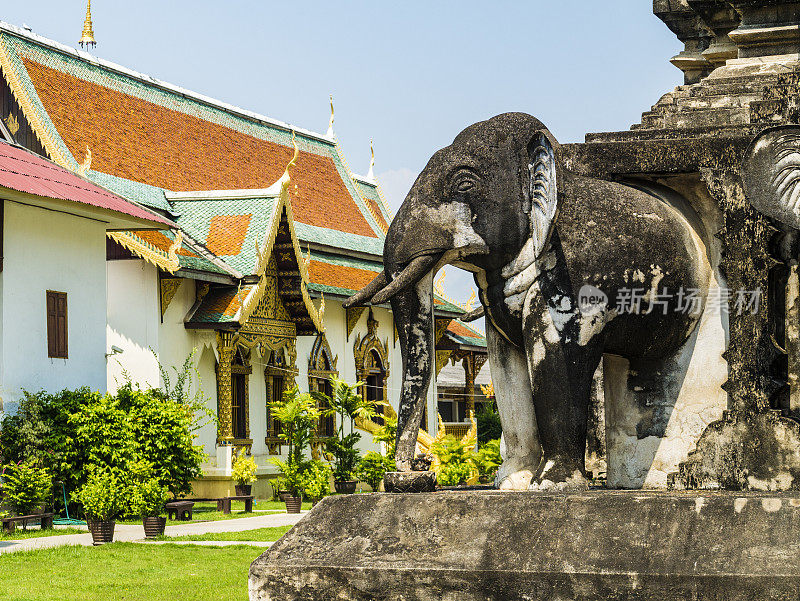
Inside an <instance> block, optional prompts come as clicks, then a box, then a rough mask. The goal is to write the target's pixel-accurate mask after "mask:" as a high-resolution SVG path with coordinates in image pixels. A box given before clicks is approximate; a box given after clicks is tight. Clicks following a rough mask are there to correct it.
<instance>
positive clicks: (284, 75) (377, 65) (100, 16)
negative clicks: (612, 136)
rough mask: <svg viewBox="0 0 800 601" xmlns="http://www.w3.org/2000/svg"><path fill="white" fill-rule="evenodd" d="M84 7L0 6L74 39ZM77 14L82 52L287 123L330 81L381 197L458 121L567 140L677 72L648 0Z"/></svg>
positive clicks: (619, 118)
mask: <svg viewBox="0 0 800 601" xmlns="http://www.w3.org/2000/svg"><path fill="white" fill-rule="evenodd" d="M85 6H86V3H85V0H26V1H25V2H13V3H12V2H6V3H4V7H3V10H2V12H0V19H2V20H5V21H8V22H10V23H13V24H15V25H22V24H23V23H26V24H27V25H29V26H30V27H31V28H32V29H33V31H34V32H36V33H38V34H41V35H43V36H45V37H49V38H52V39H55V40H58V41H60V42H63V43H66V44H69V45H73V46H75V45H77V41H78V39H79V38H80V33H81V28H82V25H83V18H84V13H85ZM92 15H93V17H94V29H95V35H96V38H97V41H98V46H97V48H96V50H95V51H94V52H95V54H97V55H98V56H100V57H102V58H105V59H108V60H111V61H114V62H117V63H120V64H122V65H125V66H126V67H130V68H132V69H135V70H137V71H142V72H144V73H147V74H149V75H152V76H154V77H158V78H160V79H164V80H166V81H169V82H171V83H174V84H177V85H180V86H183V87H185V88H189V89H191V90H195V91H198V92H201V93H203V94H207V95H209V96H212V97H215V98H219V99H221V100H224V101H226V102H229V103H232V104H236V105H239V106H242V107H244V108H247V109H250V110H254V111H258V112H260V113H264V114H266V115H269V116H271V117H274V118H276V119H281V120H283V121H288V122H289V123H292V124H295V125H297V126H300V127H304V128H307V129H311V130H315V131H319V132H323V133H324V131H325V129H326V128H327V125H328V116H329V108H328V94H330V93H333V95H334V100H335V105H336V126H335V129H336V133H337V135H338V137H339V140H340V142H341V144H342V147H343V149H344V152H345V155H346V156H347V158H348V161H349V163H350V166H351V168H352V169H354V170H355V171H356V172H360V173H364V172H366V170H367V167H368V165H369V140H370V138H374V140H375V154H376V168H375V172H376V174H377V175H378V177H379V179H380V180H381V182H382V184H383V188H384V191H385V192H386V194H387V196H388V197H389V202H390V204H391V205H393V207H397V206H398V205H399V204H400V202H402V198H403V196H404V195H405V193H406V191H407V190H408V188H409V187H410V185H411V183H413V180H414V178H415V177H416V174H417V173H418V172H419V171H420V170H421V169H422V167H424V165H425V163H426V162H427V159H428V158H429V157H430V155H431V154H432V153H433V152H434V151H435V150H437V149H438V148H441V147H442V146H446V145H447V144H449V143H450V141H452V139H453V137H454V136H455V135H456V134H457V133H458V132H459V131H460V130H461V129H463V128H464V127H466V126H467V125H469V124H470V123H473V122H475V121H479V120H481V119H485V118H487V117H490V116H492V115H495V114H498V113H503V112H506V111H524V112H527V113H531V114H533V115H535V116H537V117H538V118H539V119H541V120H542V121H543V122H544V123H545V124H546V125H548V127H549V128H550V130H551V131H552V132H553V133H554V134H555V135H556V137H557V138H558V139H559V141H561V142H574V141H581V140H582V139H583V135H584V134H585V133H586V132H591V131H611V130H619V129H627V128H628V127H629V126H630V125H631V124H632V123H636V122H638V121H639V117H640V115H641V113H642V112H643V111H646V110H649V108H650V106H651V105H653V104H654V103H655V102H656V101H657V100H658V98H659V97H660V96H661V94H663V93H664V92H667V91H669V90H671V89H672V88H673V87H674V86H675V85H678V84H679V83H682V75H681V73H680V71H678V70H677V69H676V68H674V67H673V66H672V65H670V64H669V62H668V60H669V58H670V57H671V56H673V55H674V54H676V53H677V52H678V51H680V49H681V44H680V43H679V42H678V40H677V39H676V38H675V37H674V35H673V34H672V33H671V32H670V31H669V30H668V29H667V28H666V26H664V25H663V24H662V23H661V21H659V20H658V19H656V18H655V17H654V16H653V14H652V3H651V2H650V1H649V0H603V1H598V0H556V1H553V0H517V1H514V2H512V1H505V0H491V1H486V0H484V1H477V0H461V1H458V2H456V1H450V0H436V1H434V2H432V1H430V0H406V1H405V2H386V1H375V0H373V1H371V2H366V1H355V0H353V1H349V0H339V1H330V0H328V1H321V0H319V1H287V0H282V1H280V2H275V1H273V0H257V1H256V0H251V1H244V0H228V1H226V2H220V1H215V2H212V1H208V0H193V1H190V0H170V1H164V0H137V1H136V2H122V1H120V0H94V2H93V3H92ZM448 281H449V282H451V286H450V288H451V290H452V294H453V295H454V296H458V297H463V298H464V299H465V298H466V296H468V292H465V290H466V288H465V287H464V282H466V281H467V279H465V278H460V277H456V276H448Z"/></svg>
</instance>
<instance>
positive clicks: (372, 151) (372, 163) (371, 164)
mask: <svg viewBox="0 0 800 601" xmlns="http://www.w3.org/2000/svg"><path fill="white" fill-rule="evenodd" d="M369 152H370V154H371V155H372V158H371V159H370V160H369V172H368V173H367V179H368V180H374V179H375V149H374V148H373V147H372V138H370V139H369Z"/></svg>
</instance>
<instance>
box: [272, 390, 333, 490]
mask: <svg viewBox="0 0 800 601" xmlns="http://www.w3.org/2000/svg"><path fill="white" fill-rule="evenodd" d="M270 410H271V412H272V416H273V418H274V419H276V420H278V421H279V422H280V423H281V426H282V428H281V432H280V434H279V436H280V437H281V439H283V440H284V441H286V444H287V445H288V447H289V454H288V457H287V460H286V462H283V461H281V460H280V459H277V458H274V459H272V462H273V463H274V464H275V465H276V466H277V467H278V469H279V470H280V472H281V474H282V475H283V477H284V479H285V481H286V484H287V488H288V489H289V490H290V491H291V492H292V495H293V496H299V495H298V491H300V490H301V486H302V483H301V476H302V472H303V471H304V469H305V467H306V466H305V462H304V461H303V451H304V450H305V449H306V448H308V446H309V444H310V443H311V439H312V438H313V437H314V434H315V432H316V429H317V422H318V421H319V418H320V416H321V415H322V412H321V411H320V410H319V409H317V407H316V402H315V400H314V398H313V397H312V396H311V395H310V394H308V393H301V392H300V391H299V389H298V388H297V386H295V387H294V388H292V389H291V390H287V391H286V392H284V393H283V398H282V399H275V400H274V401H271V402H270Z"/></svg>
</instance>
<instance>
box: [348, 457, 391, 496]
mask: <svg viewBox="0 0 800 601" xmlns="http://www.w3.org/2000/svg"><path fill="white" fill-rule="evenodd" d="M393 469H394V460H393V459H390V458H389V457H384V456H383V455H381V454H380V453H375V452H374V451H370V452H369V453H367V454H366V455H364V456H363V457H362V458H361V461H359V463H358V467H357V468H356V478H358V479H359V480H361V481H362V482H366V483H367V484H369V486H370V488H371V489H372V490H373V491H376V492H377V490H378V486H379V485H380V483H381V480H382V479H383V475H384V474H385V473H386V472H387V471H389V470H393Z"/></svg>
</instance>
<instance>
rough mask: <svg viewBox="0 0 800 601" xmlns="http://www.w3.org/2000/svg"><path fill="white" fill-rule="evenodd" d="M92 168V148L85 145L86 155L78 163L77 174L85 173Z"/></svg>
mask: <svg viewBox="0 0 800 601" xmlns="http://www.w3.org/2000/svg"><path fill="white" fill-rule="evenodd" d="M91 168H92V149H91V148H89V145H88V144H87V145H86V157H85V158H84V159H83V163H81V164H80V165H78V174H79V175H86V172H87V171H89V169H91Z"/></svg>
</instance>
